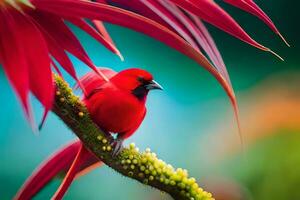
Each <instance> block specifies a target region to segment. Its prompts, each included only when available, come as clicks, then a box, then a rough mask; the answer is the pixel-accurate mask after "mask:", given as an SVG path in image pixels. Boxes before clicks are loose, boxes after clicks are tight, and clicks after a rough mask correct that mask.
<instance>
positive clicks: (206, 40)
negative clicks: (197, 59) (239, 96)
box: [188, 13, 230, 83]
mask: <svg viewBox="0 0 300 200" xmlns="http://www.w3.org/2000/svg"><path fill="white" fill-rule="evenodd" d="M188 14H189V15H190V17H191V19H192V20H193V21H194V22H195V25H196V27H197V35H195V38H196V39H197V41H198V43H199V45H200V46H201V47H202V48H203V50H204V51H205V52H206V53H207V55H208V56H209V58H210V59H211V60H212V62H213V63H214V64H215V66H216V68H217V69H218V70H219V72H220V73H222V75H223V76H224V77H225V78H226V79H227V81H228V82H229V83H230V78H229V75H228V72H227V69H226V66H225V64H224V61H223V58H222V56H221V54H220V52H219V50H218V48H217V46H216V44H215V42H214V40H213V38H212V37H211V35H210V34H209V32H208V30H207V29H206V27H205V26H204V24H203V23H202V21H201V20H200V19H199V18H198V17H197V16H195V15H193V14H191V13H188Z"/></svg>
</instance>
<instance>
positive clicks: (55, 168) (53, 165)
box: [14, 140, 102, 200]
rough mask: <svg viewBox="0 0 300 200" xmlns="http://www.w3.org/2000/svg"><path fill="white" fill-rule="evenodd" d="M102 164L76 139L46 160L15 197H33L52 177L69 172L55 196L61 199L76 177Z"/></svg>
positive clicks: (16, 199) (21, 198) (18, 199)
mask: <svg viewBox="0 0 300 200" xmlns="http://www.w3.org/2000/svg"><path fill="white" fill-rule="evenodd" d="M100 165H102V162H101V161H99V160H98V159H97V158H96V157H95V156H94V155H93V154H92V153H90V152H89V151H88V150H87V149H85V147H83V145H82V143H81V142H80V141H79V140H76V141H74V142H72V143H70V144H68V145H66V146H65V147H63V148H62V149H60V150H59V151H57V152H56V153H54V155H52V156H51V157H50V158H49V159H47V160H46V161H44V162H43V163H42V164H41V165H40V166H39V167H38V168H37V169H36V170H35V172H33V174H32V175H31V176H30V177H29V178H28V179H27V180H26V181H25V183H24V184H23V186H22V187H21V188H20V190H19V191H18V193H17V194H16V196H15V197H14V199H15V200H29V199H32V198H33V197H34V196H35V195H36V194H37V193H38V192H39V191H41V190H42V189H43V188H44V187H45V186H46V185H47V184H48V183H49V182H50V181H51V180H52V179H54V178H55V177H58V176H60V175H64V174H67V175H66V176H65V178H64V181H63V182H62V184H61V186H60V187H59V189H58V190H57V192H56V193H55V196H54V197H55V199H61V198H62V196H63V195H64V193H65V192H66V191H67V189H68V187H69V186H70V184H71V183H72V181H73V179H74V178H78V177H79V176H81V175H84V174H85V173H87V172H89V171H91V170H92V169H94V168H96V167H98V166H100Z"/></svg>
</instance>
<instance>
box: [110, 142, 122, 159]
mask: <svg viewBox="0 0 300 200" xmlns="http://www.w3.org/2000/svg"><path fill="white" fill-rule="evenodd" d="M111 146H112V147H113V151H112V156H113V157H115V156H117V155H119V153H120V152H121V151H122V149H123V139H120V138H117V139H115V140H114V141H113V142H112V143H111Z"/></svg>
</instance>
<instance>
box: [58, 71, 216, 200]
mask: <svg viewBox="0 0 300 200" xmlns="http://www.w3.org/2000/svg"><path fill="white" fill-rule="evenodd" d="M54 79H55V84H56V95H55V102H54V106H53V112H54V113H55V114H56V115H58V116H59V117H60V118H61V119H62V120H63V121H64V123H65V124H66V125H67V126H68V127H69V128H70V129H71V130H72V131H73V132H74V133H75V134H76V135H77V136H78V137H79V138H80V140H81V141H82V143H83V144H84V146H85V147H86V148H88V149H89V150H90V151H91V152H93V153H94V154H95V155H96V156H97V157H98V158H99V159H100V160H102V161H103V162H104V163H105V164H106V165H108V166H109V167H111V168H112V169H114V170H115V171H117V172H119V173H121V174H122V175H124V176H126V177H129V178H132V179H135V180H137V181H139V182H140V183H143V184H145V185H149V186H152V187H154V188H157V189H159V190H161V191H164V192H166V193H168V194H170V195H171V196H172V197H173V198H174V199H175V200H213V198H212V195H211V194H210V193H208V192H206V191H203V189H202V188H200V187H199V186H198V184H197V183H196V180H195V179H194V178H192V177H189V176H188V172H187V170H183V169H181V168H178V169H174V168H173V167H172V166H171V165H169V164H166V163H165V162H164V161H163V160H161V159H158V158H157V156H156V154H155V153H153V152H151V150H150V149H149V148H148V149H146V150H145V151H144V152H139V149H138V148H137V147H135V145H134V144H131V145H130V146H129V147H127V148H126V147H125V148H124V149H123V150H122V151H121V152H120V154H118V156H115V157H114V156H112V153H111V152H112V151H113V147H112V146H111V145H110V142H109V141H110V140H111V139H112V138H111V137H110V136H108V135H107V134H105V133H104V132H103V131H101V129H100V128H99V127H98V126H97V125H96V124H95V123H93V121H92V120H91V118H90V117H89V113H88V111H87V108H86V107H85V106H84V104H83V103H82V102H81V100H80V98H79V97H78V96H75V95H74V94H73V92H72V89H71V88H70V87H69V85H68V84H67V83H66V82H65V81H64V80H63V79H62V78H61V77H60V76H58V75H54Z"/></svg>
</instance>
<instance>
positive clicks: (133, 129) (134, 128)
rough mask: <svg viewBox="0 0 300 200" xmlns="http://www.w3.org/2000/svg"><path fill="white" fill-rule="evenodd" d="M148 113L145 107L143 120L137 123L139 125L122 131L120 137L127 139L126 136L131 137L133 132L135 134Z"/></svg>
mask: <svg viewBox="0 0 300 200" xmlns="http://www.w3.org/2000/svg"><path fill="white" fill-rule="evenodd" d="M146 113H147V109H145V111H144V113H143V116H142V118H141V120H139V123H137V125H136V126H135V127H133V128H131V129H130V130H129V131H126V132H125V133H120V137H121V138H123V139H126V138H129V137H130V136H131V135H132V134H134V133H135V131H136V130H137V129H138V128H139V127H140V125H141V124H142V122H143V121H144V118H145V116H146Z"/></svg>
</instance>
